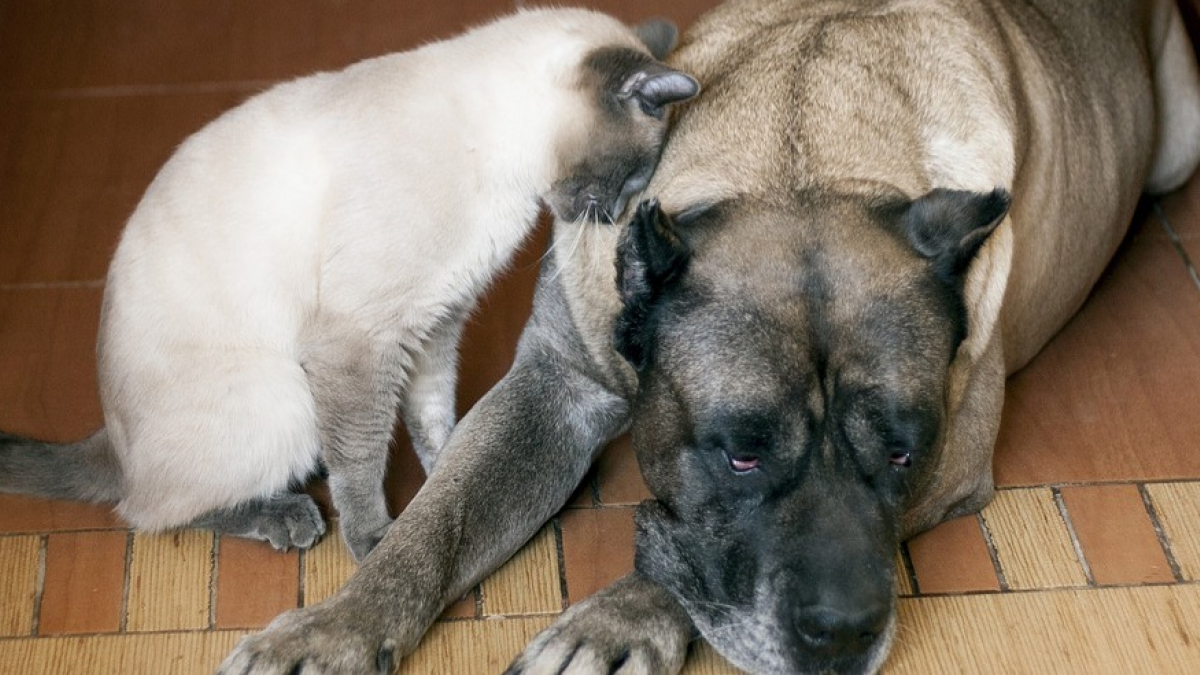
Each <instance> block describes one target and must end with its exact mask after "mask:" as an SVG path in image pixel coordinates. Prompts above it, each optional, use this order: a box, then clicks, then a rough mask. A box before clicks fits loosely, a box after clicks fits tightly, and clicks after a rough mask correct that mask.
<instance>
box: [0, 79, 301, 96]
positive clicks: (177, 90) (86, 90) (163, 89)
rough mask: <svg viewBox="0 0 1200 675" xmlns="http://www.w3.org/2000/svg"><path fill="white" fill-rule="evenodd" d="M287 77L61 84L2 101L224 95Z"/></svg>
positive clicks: (274, 83)
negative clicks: (149, 82)
mask: <svg viewBox="0 0 1200 675" xmlns="http://www.w3.org/2000/svg"><path fill="white" fill-rule="evenodd" d="M286 81H288V79H287V78H284V79H265V80H232V81H213V82H191V83H177V84H112V85H98V86H93V87H61V88H58V89H28V90H25V91H20V92H4V93H0V101H5V100H7V101H14V100H15V101H31V100H51V101H55V100H67V99H80V98H119V97H122V96H178V95H188V94H221V93H231V92H237V93H241V92H258V91H262V90H265V89H267V88H269V87H271V86H274V85H276V84H279V83H281V82H286Z"/></svg>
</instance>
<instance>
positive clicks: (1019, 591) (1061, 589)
mask: <svg viewBox="0 0 1200 675" xmlns="http://www.w3.org/2000/svg"><path fill="white" fill-rule="evenodd" d="M1181 586H1200V581H1185V582H1183V583H1176V582H1174V581H1153V582H1147V583H1121V584H1103V585H1100V584H1098V585H1095V586H1048V587H1046V588H1014V589H1012V590H1011V591H1008V592H1006V593H997V592H996V591H981V590H974V591H946V592H938V593H926V594H924V595H922V596H920V597H917V596H912V597H911V598H904V596H901V597H902V598H904V599H912V600H920V599H923V598H964V597H976V596H987V595H990V596H992V597H999V596H1005V595H1037V594H1039V593H1043V594H1047V595H1049V594H1055V593H1090V592H1093V591H1100V592H1104V591H1119V590H1125V589H1135V590H1136V589H1140V588H1179V587H1181Z"/></svg>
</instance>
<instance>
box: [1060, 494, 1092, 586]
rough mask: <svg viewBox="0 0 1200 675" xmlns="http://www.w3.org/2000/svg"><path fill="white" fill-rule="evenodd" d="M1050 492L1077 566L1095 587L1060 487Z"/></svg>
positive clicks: (1090, 568)
mask: <svg viewBox="0 0 1200 675" xmlns="http://www.w3.org/2000/svg"><path fill="white" fill-rule="evenodd" d="M1050 494H1052V495H1054V504H1055V506H1057V507H1058V516H1059V517H1060V518H1062V520H1063V525H1066V527H1067V536H1068V537H1069V538H1070V539H1071V547H1072V548H1073V549H1075V559H1076V560H1078V561H1079V566H1080V567H1082V568H1083V578H1084V580H1085V581H1087V585H1088V586H1089V587H1091V588H1097V587H1098V586H1097V584H1096V577H1095V576H1093V575H1092V566H1091V565H1089V564H1088V561H1087V558H1086V557H1085V556H1084V555H1083V544H1081V543H1079V535H1078V534H1076V533H1075V523H1073V522H1072V521H1071V514H1070V513H1069V512H1068V511H1067V503H1066V502H1065V501H1063V497H1062V489H1061V488H1058V487H1052V488H1050Z"/></svg>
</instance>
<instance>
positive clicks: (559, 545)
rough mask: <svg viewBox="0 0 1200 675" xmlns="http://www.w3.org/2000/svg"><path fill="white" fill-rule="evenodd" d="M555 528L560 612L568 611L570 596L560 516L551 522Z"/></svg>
mask: <svg viewBox="0 0 1200 675" xmlns="http://www.w3.org/2000/svg"><path fill="white" fill-rule="evenodd" d="M550 524H551V525H552V526H553V527H554V553H555V555H556V556H557V557H558V604H559V606H560V607H561V608H562V609H561V610H560V611H563V612H565V611H567V606H568V604H569V602H570V597H571V596H570V595H568V589H567V557H566V555H565V554H563V537H562V522H561V521H560V520H559V517H558V516H555V517H554V518H552V519H551V520H550Z"/></svg>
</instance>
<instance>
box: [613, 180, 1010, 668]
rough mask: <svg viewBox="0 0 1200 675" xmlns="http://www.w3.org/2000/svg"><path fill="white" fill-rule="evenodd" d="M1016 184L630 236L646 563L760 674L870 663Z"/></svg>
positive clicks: (652, 214) (710, 214)
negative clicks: (969, 286)
mask: <svg viewBox="0 0 1200 675" xmlns="http://www.w3.org/2000/svg"><path fill="white" fill-rule="evenodd" d="M1008 202H1009V199H1008V195H1007V193H1005V192H1003V191H1001V190H997V191H995V192H992V193H986V194H979V193H971V192H961V191H949V190H935V191H933V192H931V193H929V194H927V195H925V196H924V197H921V198H919V199H917V200H911V201H910V200H907V199H903V198H900V197H896V196H890V197H864V196H849V195H833V194H823V193H813V192H808V193H800V194H797V195H794V196H790V197H788V198H787V199H783V200H779V201H778V202H776V203H765V202H758V201H753V200H750V199H745V198H742V199H737V200H733V201H730V202H725V203H721V204H717V205H715V206H712V207H709V208H701V209H693V210H692V211H691V212H688V213H684V214H681V215H679V216H677V217H675V218H672V217H670V216H668V215H667V214H665V213H663V212H662V211H661V210H660V208H659V206H658V204H657V203H656V202H646V203H643V204H642V205H641V206H640V207H639V209H638V212H637V214H636V216H635V217H634V219H633V221H632V222H631V223H630V225H629V227H628V229H627V230H626V232H625V234H624V235H623V239H622V241H621V245H620V247H619V252H618V260H617V277H618V278H617V284H618V287H619V290H620V293H621V298H622V303H623V311H622V313H621V316H620V317H619V320H618V323H617V327H616V331H615V335H614V344H615V346H616V348H617V350H618V351H620V352H621V354H622V355H623V356H624V357H625V358H626V359H628V361H629V362H630V363H631V364H632V365H633V366H634V367H635V369H637V371H638V373H639V382H640V390H639V400H638V403H637V405H636V406H635V408H634V409H635V411H636V412H635V418H634V422H633V438H634V444H635V447H636V448H637V452H638V459H639V462H640V463H641V467H642V471H643V474H644V475H645V478H646V482H647V484H648V485H649V487H650V490H651V492H652V493H653V494H654V496H655V501H652V502H646V503H645V504H643V505H642V506H641V507H640V509H639V511H638V516H637V528H638V542H637V567H638V569H639V570H640V571H641V572H642V573H643V574H646V575H647V576H649V577H650V578H652V579H655V580H656V581H658V582H659V583H661V584H663V585H664V586H665V587H667V588H668V589H669V590H670V591H671V592H672V593H673V594H674V595H675V596H676V598H677V599H678V600H679V601H680V602H681V603H682V604H683V605H684V607H685V608H686V609H687V611H688V613H689V614H690V616H691V617H692V619H693V621H694V622H695V624H696V626H697V628H698V629H699V630H700V631H701V633H703V635H704V636H705V637H706V638H707V639H708V640H709V642H710V643H712V644H713V646H714V647H715V648H716V649H717V650H718V651H719V652H720V653H721V654H722V655H724V656H725V657H726V658H728V659H729V660H730V661H732V662H733V663H734V664H736V665H738V666H739V667H741V668H743V669H745V670H747V671H749V672H754V673H793V672H804V673H807V672H869V671H872V670H874V669H875V668H877V667H878V666H879V665H880V663H881V662H882V660H883V658H884V657H886V654H887V650H888V647H889V643H890V636H891V632H892V628H893V624H894V615H895V590H894V570H893V560H894V558H893V555H894V551H895V548H896V546H897V543H898V537H899V532H898V530H899V523H900V520H901V518H902V515H903V512H904V509H905V506H906V504H907V503H908V502H909V500H910V499H911V498H912V497H913V496H914V494H915V493H916V492H918V491H919V490H920V486H921V484H922V482H923V481H922V474H923V472H926V471H927V470H928V468H929V467H931V466H933V465H934V464H935V462H934V461H933V460H934V459H935V458H933V457H931V455H932V453H933V452H934V449H935V448H937V447H938V441H939V438H940V435H941V425H942V421H943V416H944V408H945V398H946V391H945V380H946V373H947V368H948V366H949V364H950V362H951V360H952V358H953V357H954V354H955V351H956V349H957V347H958V345H959V343H960V342H961V341H962V339H963V337H964V336H965V334H966V331H967V321H966V311H965V309H964V306H963V300H962V279H963V276H964V274H965V271H966V269H967V266H968V265H969V263H970V261H971V260H972V259H973V257H974V256H975V254H976V252H977V251H978V249H979V248H980V246H981V245H982V244H983V242H984V241H985V240H986V238H987V236H988V235H989V234H990V233H991V232H992V230H993V229H994V228H995V227H996V225H997V224H998V223H999V222H1000V221H1001V220H1002V219H1003V217H1004V215H1005V213H1006V212H1007V209H1008Z"/></svg>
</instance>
